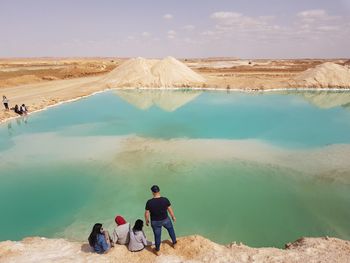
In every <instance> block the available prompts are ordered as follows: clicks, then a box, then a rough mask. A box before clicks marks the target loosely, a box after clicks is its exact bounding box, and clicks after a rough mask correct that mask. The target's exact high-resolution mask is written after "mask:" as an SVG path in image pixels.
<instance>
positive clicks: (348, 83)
mask: <svg viewBox="0 0 350 263" xmlns="http://www.w3.org/2000/svg"><path fill="white" fill-rule="evenodd" d="M293 81H295V84H294V85H297V86H299V87H312V88H350V68H349V67H347V66H341V65H338V64H335V63H331V62H326V63H323V64H321V65H318V66H316V67H315V68H311V69H308V70H306V71H304V72H302V73H300V74H298V75H297V76H296V77H295V78H294V79H293Z"/></svg>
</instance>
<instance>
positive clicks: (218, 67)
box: [0, 58, 350, 122]
mask: <svg viewBox="0 0 350 263" xmlns="http://www.w3.org/2000/svg"><path fill="white" fill-rule="evenodd" d="M128 60H129V59H128V58H26V59H25V58H14V59H11V58H7V59H0V95H5V96H7V98H8V99H9V105H10V108H11V107H14V105H16V104H18V105H22V104H23V103H24V104H26V106H27V107H28V108H29V112H34V111H37V110H41V109H44V108H46V107H48V106H52V105H56V104H58V103H61V102H65V101H70V100H74V99H78V98H81V97H84V96H88V95H91V94H93V93H96V92H100V91H103V90H106V89H109V88H115V87H114V86H113V85H112V86H111V85H110V84H111V83H112V84H113V83H116V82H118V83H119V84H120V85H121V84H122V83H127V84H128V87H129V88H130V87H149V86H152V82H149V83H146V84H147V85H145V83H144V81H145V79H147V77H146V76H147V75H146V74H144V76H141V77H140V78H141V79H140V78H139V79H138V80H135V78H137V77H138V76H139V74H138V73H139V72H144V70H145V68H144V67H145V64H147V63H148V62H145V61H146V60H145V59H142V58H137V59H134V60H132V59H131V60H129V61H131V62H132V61H133V62H132V63H129V62H128ZM147 61H153V60H147ZM180 61H181V62H180ZM326 62H328V63H326ZM123 63H124V64H123ZM128 63H129V65H128ZM122 64H123V65H124V66H121V65H122ZM125 64H127V65H126V66H125ZM160 64H161V65H158V72H157V74H158V75H159V74H160V75H164V78H163V82H160V83H153V85H154V87H161V86H162V84H163V83H164V81H165V82H166V85H168V86H171V85H172V83H174V84H176V85H174V87H175V86H176V87H185V88H191V87H197V88H201V89H226V90H230V89H232V90H236V89H239V90H247V91H262V90H271V89H279V88H300V87H301V86H303V85H304V82H305V81H304V82H300V81H299V80H298V81H296V80H294V78H297V77H298V76H299V79H300V78H308V79H307V81H306V84H307V83H309V85H308V86H310V87H312V86H313V85H314V82H313V80H314V79H316V78H314V76H316V75H317V74H318V75H321V84H319V82H317V83H316V86H317V87H318V86H320V87H321V88H324V87H326V88H328V87H329V86H330V85H331V84H332V83H331V84H329V83H327V80H328V76H329V75H331V76H329V78H332V79H334V81H333V83H335V86H336V87H340V88H349V87H350V74H348V72H349V70H350V69H349V68H348V66H347V65H349V60H347V59H336V60H324V59H299V60H267V59H265V60H264V59H259V60H245V59H235V58H202V59H180V60H179V61H178V60H175V59H170V61H169V60H165V62H164V61H163V62H162V63H160ZM327 64H330V66H329V65H328V67H327V66H326V67H323V65H327ZM338 65H339V66H340V67H342V68H341V69H340V70H341V71H342V72H340V73H339V74H336V76H333V75H334V74H333V72H332V71H335V72H336V71H337V70H338V69H337V68H335V69H334V67H337V66H338ZM119 66H121V67H120V68H122V69H121V70H119V69H118V68H119ZM174 66H175V67H174ZM315 67H316V69H315ZM317 67H321V68H320V69H317ZM308 69H310V70H311V69H315V70H316V72H311V73H307V72H306V73H307V74H306V75H305V74H304V73H305V71H306V70H308ZM118 70H119V72H118ZM147 70H148V69H147ZM189 71H191V72H192V73H191V72H189ZM176 72H180V73H179V74H178V76H177V77H175V78H174V76H173V75H174V73H175V74H176ZM344 72H345V73H344ZM304 75H305V76H304ZM120 76H122V77H123V78H126V82H125V81H124V80H122V81H120V79H118V78H120ZM129 76H130V78H129ZM188 76H189V78H187V77H188ZM344 76H345V78H344ZM115 78H116V79H115ZM128 78H129V79H128ZM155 78H157V77H155ZM182 78H184V79H185V80H186V82H181V80H182ZM199 78H202V79H203V80H204V81H202V82H201V83H193V84H194V85H193V86H192V85H190V84H191V83H192V82H188V81H191V80H193V79H197V80H198V79H199ZM339 78H342V79H341V81H340V82H339ZM147 80H149V79H147ZM128 81H129V82H128ZM169 81H170V82H169ZM172 81H173V82H172ZM176 81H177V82H176ZM322 81H323V82H326V83H322ZM338 82H339V83H340V84H338ZM306 84H305V86H307V85H306ZM116 87H118V86H116ZM14 117H17V114H16V113H14V112H13V111H5V110H1V111H0V122H3V121H5V120H7V119H10V118H14Z"/></svg>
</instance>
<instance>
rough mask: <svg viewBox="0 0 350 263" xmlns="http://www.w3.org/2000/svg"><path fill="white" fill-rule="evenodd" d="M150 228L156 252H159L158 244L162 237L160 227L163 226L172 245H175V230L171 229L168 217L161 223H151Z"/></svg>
mask: <svg viewBox="0 0 350 263" xmlns="http://www.w3.org/2000/svg"><path fill="white" fill-rule="evenodd" d="M151 226H152V229H153V234H154V242H155V243H156V250H157V251H159V249H160V242H161V237H162V227H163V226H164V227H165V228H166V230H168V233H169V236H170V238H171V240H172V241H173V244H175V243H176V235H175V230H174V227H173V223H171V220H170V218H169V217H167V218H166V219H164V220H161V221H151Z"/></svg>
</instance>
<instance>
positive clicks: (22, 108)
mask: <svg viewBox="0 0 350 263" xmlns="http://www.w3.org/2000/svg"><path fill="white" fill-rule="evenodd" d="M13 110H14V112H16V113H17V114H19V115H27V114H28V109H27V106H26V105H24V104H22V105H21V106H19V107H18V105H17V104H16V105H15V107H14V108H13Z"/></svg>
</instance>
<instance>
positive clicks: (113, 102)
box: [0, 90, 350, 247]
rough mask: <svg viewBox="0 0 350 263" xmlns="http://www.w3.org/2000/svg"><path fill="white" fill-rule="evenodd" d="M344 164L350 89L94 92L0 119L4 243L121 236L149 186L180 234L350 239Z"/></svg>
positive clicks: (264, 240) (349, 178) (266, 240)
mask: <svg viewBox="0 0 350 263" xmlns="http://www.w3.org/2000/svg"><path fill="white" fill-rule="evenodd" d="M349 157H350V93H347V92H289V93H287V92H280V93H264V94H260V93H241V92H200V91H189V90H183V91H142V90H136V91H121V90H112V91H108V92H104V93H99V94H96V95H94V96H91V97H88V98H84V99H81V100H78V101H75V102H71V103H65V104H62V105H60V106H57V107H52V108H49V109H47V110H45V111H41V112H37V113H34V114H31V115H30V116H28V117H25V118H23V117H22V118H18V119H15V120H11V121H9V122H7V123H4V124H1V126H0V180H1V181H0V182H1V184H0V211H1V216H0V241H3V240H8V239H10V240H20V239H22V238H24V237H27V236H45V237H64V238H67V239H70V240H86V239H87V236H88V235H89V232H90V230H91V227H92V226H93V224H94V223H96V222H101V223H103V224H104V226H105V228H107V229H109V230H110V231H112V230H113V226H114V217H115V215H117V214H120V215H123V216H124V217H125V218H126V219H127V220H128V221H130V222H134V221H135V220H136V219H138V218H141V219H143V213H144V206H145V202H146V201H147V200H148V199H149V198H151V192H150V187H151V186H152V185H153V184H158V185H159V186H160V188H161V193H162V195H163V196H166V197H168V198H169V199H170V201H171V203H172V206H173V208H174V211H175V214H176V217H177V222H176V224H175V230H176V233H177V235H178V236H184V235H191V234H200V235H202V236H204V237H207V238H209V239H211V240H213V241H215V242H218V243H221V244H227V243H230V242H233V241H237V242H243V243H245V244H247V245H250V246H254V247H261V246H276V247H283V246H284V244H285V243H287V242H291V241H294V240H296V239H298V238H299V237H301V236H325V235H328V236H335V237H339V238H343V239H350V209H349V208H350V164H349V163H350V162H349V161H348V160H349ZM145 230H146V234H147V236H148V237H149V238H150V239H153V236H152V233H151V230H150V228H146V229H145ZM167 238H168V235H167V233H166V232H164V231H163V239H167Z"/></svg>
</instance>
